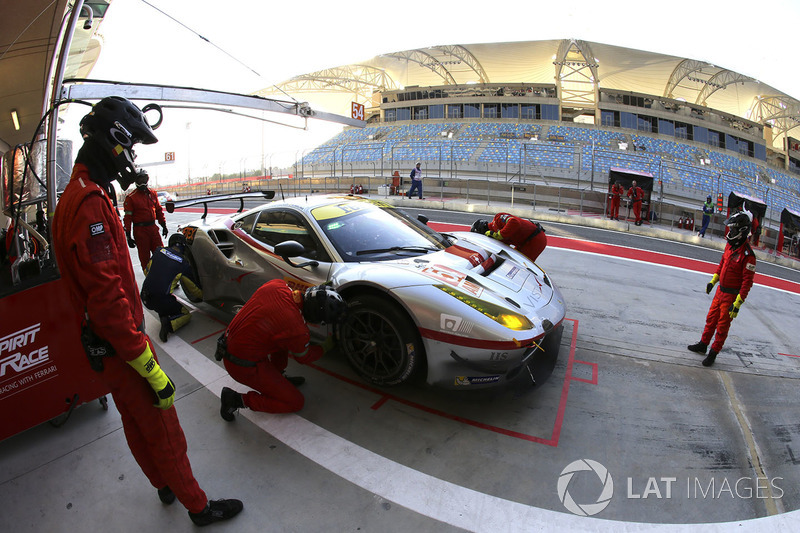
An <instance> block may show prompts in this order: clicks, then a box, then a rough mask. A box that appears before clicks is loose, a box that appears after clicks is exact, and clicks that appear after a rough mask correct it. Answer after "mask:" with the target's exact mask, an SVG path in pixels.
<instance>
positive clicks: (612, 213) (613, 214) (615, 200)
mask: <svg viewBox="0 0 800 533" xmlns="http://www.w3.org/2000/svg"><path fill="white" fill-rule="evenodd" d="M624 191H625V189H624V187H623V186H622V185H620V184H617V183H615V184H614V185H612V186H611V194H610V195H609V204H608V216H609V218H612V219H614V220H616V219H618V218H619V202H620V197H621V196H622V193H623V192H624Z"/></svg>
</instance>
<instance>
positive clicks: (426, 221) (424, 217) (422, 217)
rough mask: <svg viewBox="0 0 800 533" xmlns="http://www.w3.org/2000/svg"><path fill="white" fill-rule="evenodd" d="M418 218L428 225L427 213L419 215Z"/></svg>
mask: <svg viewBox="0 0 800 533" xmlns="http://www.w3.org/2000/svg"><path fill="white" fill-rule="evenodd" d="M417 220H419V221H420V222H422V223H423V224H425V225H426V226H427V225H428V217H426V216H425V215H417Z"/></svg>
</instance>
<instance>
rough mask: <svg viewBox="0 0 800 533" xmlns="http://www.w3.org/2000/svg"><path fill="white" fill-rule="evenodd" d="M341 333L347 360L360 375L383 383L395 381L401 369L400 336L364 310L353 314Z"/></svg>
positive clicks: (403, 352) (387, 323) (402, 349)
mask: <svg viewBox="0 0 800 533" xmlns="http://www.w3.org/2000/svg"><path fill="white" fill-rule="evenodd" d="M342 333H343V335H344V345H345V349H346V353H347V357H348V359H349V360H350V363H351V364H352V365H353V367H354V368H355V369H356V370H357V371H358V372H359V373H360V374H362V375H364V376H366V377H369V378H370V379H372V380H374V381H383V380H385V379H390V378H393V377H395V376H396V375H397V373H398V372H400V371H401V370H402V368H403V367H404V361H405V358H406V350H405V343H404V342H403V338H402V335H401V333H400V331H399V330H398V329H397V328H396V327H395V326H394V324H392V322H391V321H390V320H389V319H388V318H386V317H384V316H382V315H381V314H379V313H377V312H375V311H372V310H366V309H365V310H363V311H360V312H357V313H354V314H352V315H351V317H350V319H349V320H348V321H347V324H346V325H345V327H344V329H343V332H342Z"/></svg>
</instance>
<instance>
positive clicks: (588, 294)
mask: <svg viewBox="0 0 800 533" xmlns="http://www.w3.org/2000/svg"><path fill="white" fill-rule="evenodd" d="M415 203H416V202H413V201H410V202H406V201H404V200H401V201H400V202H399V206H400V207H402V208H404V209H406V210H407V211H409V212H410V213H412V214H415V213H416V212H420V213H422V214H425V215H426V216H427V217H428V218H429V219H430V221H431V224H435V223H445V224H462V225H464V226H466V227H468V226H469V225H471V223H472V222H473V221H474V220H475V219H476V218H481V217H483V215H481V214H476V213H461V212H454V211H450V210H440V209H418V208H417V207H416V206H415V205H414V204H415ZM502 207H503V206H495V209H496V210H497V211H500V210H503V209H502ZM533 216H534V217H536V214H533ZM582 220H585V219H581V218H580V217H575V218H574V221H575V222H580V221H582ZM544 224H545V226H546V228H547V230H548V234H549V235H553V236H561V237H567V238H571V239H580V240H582V241H588V242H595V243H603V244H613V245H619V246H625V247H629V248H637V249H642V250H648V251H652V252H658V253H662V254H669V255H674V256H679V257H688V258H692V259H697V260H700V261H705V262H708V264H709V265H710V267H711V268H712V269H713V267H714V266H715V265H716V264H717V263H718V261H719V258H720V256H721V252H720V251H719V249H714V248H708V247H707V246H708V245H709V244H710V243H712V242H713V241H714V238H709V239H708V241H707V242H700V243H699V244H694V243H683V242H676V241H673V240H667V239H659V238H653V237H651V236H649V235H647V234H646V233H645V234H635V233H632V232H630V231H625V229H626V228H628V229H629V228H631V227H632V225H631V226H628V225H626V224H615V225H614V226H613V227H615V228H617V229H619V230H620V231H615V230H614V229H611V230H609V229H606V228H596V227H587V226H582V225H579V224H564V223H559V222H554V221H548V222H545V223H544ZM647 229H648V228H646V227H645V228H641V229H640V230H638V231H642V232H644V231H647ZM686 233H688V232H684V233H683V234H680V233H679V234H678V237H679V238H686V235H685V234H686ZM716 241H717V243H716V246H717V247H719V248H720V249H721V247H722V246H723V245H724V241H723V240H722V239H721V238H719V237H717V238H716ZM703 245H706V246H703ZM539 262H540V264H541V265H542V266H543V267H544V268H545V269H546V270H547V271H548V272H549V273H550V275H551V276H552V277H553V279H554V280H555V282H556V283H557V284H558V285H559V287H560V288H561V289H562V291H563V292H564V295H565V298H566V300H567V302H568V314H567V318H568V320H567V324H566V328H565V334H564V339H563V341H562V354H561V357H560V358H559V361H558V362H557V363H556V364H555V367H554V368H553V369H552V371H551V372H552V373H551V374H550V375H549V376H548V375H546V374H547V369H546V368H539V369H538V372H539V374H540V376H539V378H538V379H537V386H536V387H534V388H531V387H530V385H529V384H528V383H525V382H521V383H520V384H519V387H517V388H515V389H513V390H505V391H484V392H479V393H477V394H472V395H471V396H466V395H465V394H461V395H459V394H453V395H451V394H443V393H441V392H439V391H431V390H427V389H424V388H423V389H418V388H412V387H407V388H406V389H404V390H399V391H395V390H390V391H371V392H375V393H376V394H379V395H380V398H381V399H380V400H379V401H378V403H379V404H380V406H379V407H378V408H376V407H373V409H374V410H376V411H377V410H382V409H383V408H384V403H385V404H391V405H393V406H394V407H395V408H396V409H400V410H402V406H405V408H406V409H407V410H410V412H407V413H406V415H407V416H410V417H412V418H414V419H416V418H417V417H418V416H421V417H422V418H424V419H426V420H425V423H424V424H423V427H424V428H425V429H424V430H423V432H424V433H425V434H426V438H425V439H422V440H424V441H426V442H428V443H429V446H427V447H425V448H424V452H423V449H420V448H419V446H418V445H417V446H414V447H413V449H414V450H415V451H414V452H413V453H409V452H408V451H407V450H405V448H404V446H399V447H398V442H400V443H408V442H417V441H419V440H420V439H419V434H420V431H421V430H420V427H417V426H415V425H414V424H412V426H411V427H408V428H405V427H404V425H403V424H400V425H394V423H389V424H387V425H380V426H379V427H380V429H377V431H376V428H375V427H372V426H369V425H365V426H364V427H363V428H362V431H346V432H345V435H342V428H341V427H335V425H333V426H331V425H330V424H329V422H328V421H327V420H326V419H325V417H320V418H319V419H312V420H313V421H314V422H315V423H317V424H319V425H321V426H322V427H326V428H330V430H331V431H333V432H335V433H336V434H337V435H340V436H345V437H346V438H347V439H348V440H350V439H354V440H353V442H358V443H363V442H366V443H369V447H370V449H373V447H374V446H377V448H378V449H382V450H384V451H383V452H381V453H382V455H383V454H386V456H388V457H392V458H396V459H397V460H400V461H401V462H402V463H403V464H406V465H414V468H418V467H420V466H421V465H425V467H423V468H422V470H423V471H426V472H428V473H432V474H433V475H435V476H437V477H438V478H440V479H445V480H449V481H453V482H456V483H458V484H461V485H462V486H466V487H469V488H471V489H474V490H479V491H481V492H483V493H485V494H492V495H495V496H500V497H502V498H504V499H508V500H512V501H518V502H525V503H528V502H536V505H537V506H539V507H544V508H546V509H551V510H554V511H560V512H561V511H565V505H564V504H563V503H562V501H561V499H562V498H565V497H566V496H564V495H563V494H559V493H558V491H557V490H553V485H554V484H557V482H556V480H557V479H558V478H559V473H558V472H553V468H556V467H557V469H558V470H559V472H560V471H561V470H560V469H562V468H566V467H567V465H568V464H571V463H572V461H574V460H577V459H581V458H586V459H593V460H595V461H597V462H598V463H601V464H603V465H604V466H605V467H606V468H607V469H608V472H609V473H611V474H612V475H614V476H615V477H616V478H617V479H619V480H620V481H618V482H617V483H618V485H617V492H616V493H615V497H614V498H613V499H612V500H611V501H610V502H609V504H608V506H607V507H605V508H604V509H603V511H602V513H599V514H598V517H601V518H612V519H615V520H626V521H637V522H638V521H642V522H651V523H652V522H656V523H657V522H664V523H671V524H675V523H692V522H720V521H722V522H724V521H726V520H742V519H748V518H754V517H760V516H767V515H771V514H776V513H779V512H783V511H786V510H793V509H798V508H800V494H799V493H798V491H797V488H796V487H798V486H799V485H798V483H797V482H798V481H800V473H798V470H797V465H798V463H800V461H797V459H796V455H800V453H797V454H796V452H795V450H798V444H799V441H800V426H798V425H797V424H796V418H795V417H794V416H793V415H791V414H790V413H793V412H800V410H798V409H797V408H798V407H800V406H799V405H798V403H800V402H798V398H797V395H796V394H795V393H794V392H793V390H794V388H795V387H796V384H797V382H796V381H795V380H796V379H797V378H800V365H798V362H800V359H798V357H797V355H798V353H797V351H796V347H795V344H794V342H793V341H792V337H793V335H794V329H793V328H794V327H796V322H795V318H794V314H793V313H794V311H793V310H794V309H796V305H797V302H798V295H797V294H794V293H786V292H785V291H777V290H775V289H771V288H768V287H760V286H756V287H754V289H753V290H752V292H751V297H750V298H748V301H747V303H746V304H745V306H746V308H747V312H746V313H745V312H744V311H743V312H742V314H740V317H739V318H737V320H736V321H735V322H734V326H733V327H732V329H731V333H730V335H729V338H728V341H727V343H726V347H725V349H724V350H723V352H722V354H721V355H720V356H719V358H718V360H717V363H716V364H715V366H714V367H712V368H711V369H707V368H705V367H702V366H701V365H700V364H699V361H700V359H702V358H700V357H698V356H697V355H696V354H693V353H691V352H688V351H687V350H686V345H687V344H690V343H693V342H695V341H696V340H697V339H699V334H700V332H701V330H702V326H703V321H704V318H705V313H706V311H707V309H708V305H709V304H710V301H711V296H707V295H705V290H704V289H705V284H706V283H707V281H708V274H706V273H699V272H695V271H687V270H684V269H680V268H672V267H665V266H663V265H653V264H649V263H646V262H639V261H630V260H626V259H620V258H616V257H613V256H603V255H598V254H596V253H592V252H586V251H584V252H576V251H574V250H562V249H558V248H556V247H550V248H548V250H546V252H545V253H544V254H543V256H542V257H541V258H540V261H539ZM758 272H759V273H765V274H768V275H771V276H775V277H778V278H781V279H787V280H790V281H795V282H797V281H800V275H798V274H799V273H798V272H797V271H796V270H794V269H790V268H786V267H783V266H780V265H777V264H773V263H771V262H769V261H760V262H759V265H758ZM326 363H327V365H328V366H327V369H328V370H329V371H331V372H333V373H334V375H336V376H337V377H338V378H339V379H344V380H353V382H357V381H358V380H357V378H355V376H354V375H352V373H350V372H349V370H348V368H347V367H346V365H344V364H342V362H341V360H339V361H336V360H331V361H328V362H326ZM323 370H324V368H323ZM541 374H545V375H544V376H542V375H541ZM351 385H352V382H351ZM325 396H327V395H324V396H323V397H325ZM321 401H322V400H321ZM396 404H401V405H396ZM307 405H308V404H307ZM776 405H780V406H781V408H775V406H776ZM343 407H344V406H343ZM306 410H308V407H307V408H306V409H304V411H306ZM423 413H429V416H434V418H433V419H432V420H431V419H428V417H427V416H424V415H423ZM431 413H432V414H431ZM437 418H438V420H439V422H440V423H441V424H442V425H443V426H445V427H448V428H449V427H450V424H453V423H457V424H460V425H461V426H463V427H459V428H458V429H457V430H455V432H454V433H448V432H447V431H446V430H445V431H443V430H441V429H440V428H439V427H438V426H439V424H437V423H436V420H437ZM347 425H348V426H349V425H350V424H347ZM401 428H403V429H401ZM382 429H385V430H390V431H389V433H388V434H384V433H383V432H382ZM440 431H441V433H440ZM450 431H451V432H452V431H453V430H452V428H450ZM487 433H488V434H489V435H487ZM437 434H439V435H440V438H441V439H442V440H441V441H438V440H437V439H436V438H430V437H432V436H433V435H437ZM491 434H494V435H491ZM367 435H369V437H367ZM497 435H500V436H503V435H505V436H507V438H508V439H510V441H511V442H509V441H507V440H505V439H502V438H501V437H498V436H497ZM428 438H430V440H428ZM454 439H455V440H456V441H457V442H458V446H457V447H456V449H457V450H459V452H458V453H455V452H454V450H448V451H445V449H446V448H449V446H447V445H446V444H445V445H444V446H443V443H449V442H451V441H452V440H454ZM473 439H474V440H473ZM462 441H463V442H462ZM376 442H377V443H379V444H375V443H376ZM523 443H524V444H523ZM534 445H538V446H540V447H544V448H545V449H544V450H542V449H539V448H537V449H536V453H535V454H534V457H535V458H533V457H531V456H529V455H528V453H527V452H526V451H524V450H525V449H526V448H527V447H528V446H534ZM434 450H435V451H434ZM466 450H469V451H468V452H467V451H466ZM439 454H441V457H442V458H443V461H442V462H441V463H439V461H432V460H431V459H432V458H430V457H425V456H427V455H437V456H438V455H439ZM551 454H552V457H548V456H550V455H551ZM542 456H545V457H548V458H547V459H546V460H544V461H542V458H543V457H542ZM556 458H557V459H556ZM421 459H422V460H421ZM531 459H532V460H531ZM445 465H447V466H445ZM426 468H427V469H426ZM487 472H491V474H488V475H487ZM520 475H522V476H524V480H521V479H519V477H520ZM590 478H591V476H590ZM503 480H504V481H503ZM544 480H549V482H544ZM578 481H579V480H577V479H573V480H572V483H575V485H570V486H569V487H570V488H569V492H570V494H571V497H572V498H573V500H574V501H577V502H584V503H585V502H594V501H595V499H596V498H597V495H598V487H597V486H594V485H593V484H592V482H591V479H590V481H586V480H584V484H581V483H579V482H578ZM594 481H595V482H597V479H595V480H594ZM737 483H738V485H737ZM667 489H672V490H673V493H672V494H670V497H667V494H666V491H667ZM576 491H578V492H576ZM581 491H583V492H581ZM731 491H733V494H732V495H731V494H730V493H731ZM748 491H749V494H750V496H749V497H748ZM642 496H644V497H642ZM581 498H582V499H581ZM476 527H478V528H486V527H488V526H487V525H486V524H481V525H480V526H477V525H476Z"/></svg>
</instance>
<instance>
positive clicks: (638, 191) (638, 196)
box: [628, 180, 644, 226]
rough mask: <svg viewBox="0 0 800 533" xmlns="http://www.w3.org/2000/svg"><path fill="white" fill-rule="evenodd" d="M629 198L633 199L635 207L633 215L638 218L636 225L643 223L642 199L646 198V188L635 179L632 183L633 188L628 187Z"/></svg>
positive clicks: (632, 204)
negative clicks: (643, 188)
mask: <svg viewBox="0 0 800 533" xmlns="http://www.w3.org/2000/svg"><path fill="white" fill-rule="evenodd" d="M628 198H630V199H631V207H633V216H634V218H636V222H634V225H636V226H641V225H642V199H643V198H644V190H642V188H641V187H639V186H637V185H636V181H635V180H634V181H633V183H631V188H630V189H628Z"/></svg>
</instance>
